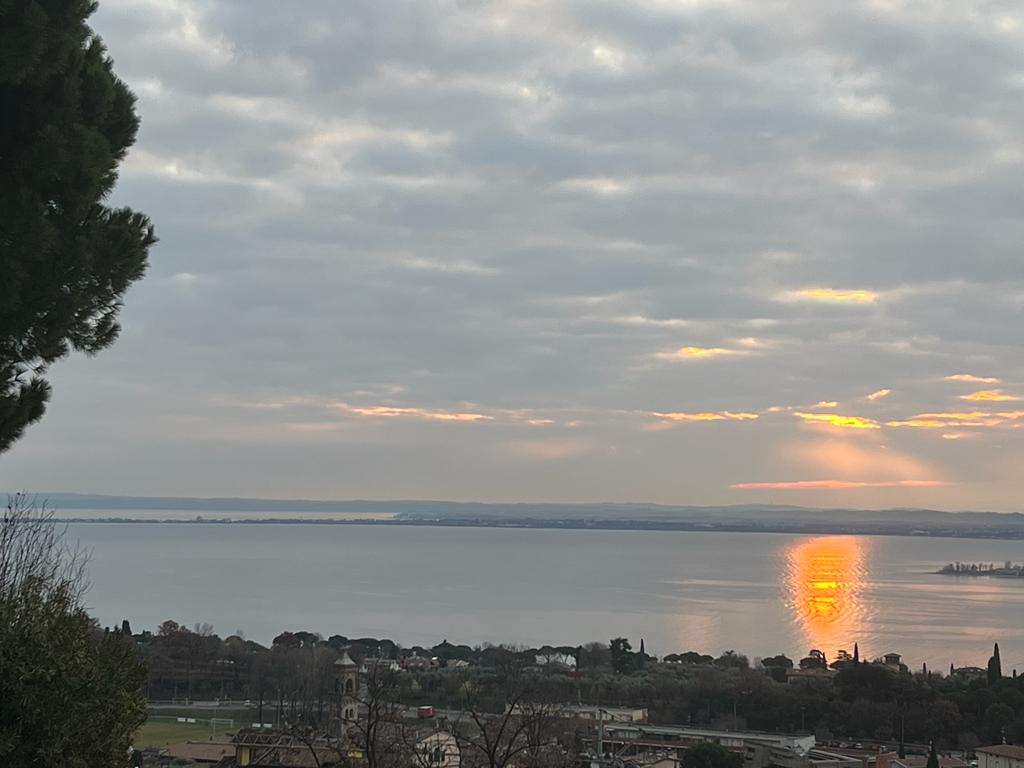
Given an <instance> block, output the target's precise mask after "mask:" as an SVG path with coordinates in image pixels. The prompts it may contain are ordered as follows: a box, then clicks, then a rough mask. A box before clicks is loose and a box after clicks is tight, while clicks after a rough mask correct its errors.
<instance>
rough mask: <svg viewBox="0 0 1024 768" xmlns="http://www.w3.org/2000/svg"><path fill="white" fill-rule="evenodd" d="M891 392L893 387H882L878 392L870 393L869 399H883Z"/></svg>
mask: <svg viewBox="0 0 1024 768" xmlns="http://www.w3.org/2000/svg"><path fill="white" fill-rule="evenodd" d="M891 394H892V390H891V389H880V390H878V391H877V392H872V393H871V394H870V395H868V400H881V399H882V398H883V397H888V396H889V395H891Z"/></svg>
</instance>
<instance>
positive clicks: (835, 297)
mask: <svg viewBox="0 0 1024 768" xmlns="http://www.w3.org/2000/svg"><path fill="white" fill-rule="evenodd" d="M784 298H785V299H787V300H789V301H824V302H830V303H839V304H874V303H875V302H876V301H878V294H877V293H875V292H874V291H868V290H864V289H861V288H857V289H852V290H837V289H835V288H804V289H802V290H799V291H789V292H788V293H787V294H785V296H784Z"/></svg>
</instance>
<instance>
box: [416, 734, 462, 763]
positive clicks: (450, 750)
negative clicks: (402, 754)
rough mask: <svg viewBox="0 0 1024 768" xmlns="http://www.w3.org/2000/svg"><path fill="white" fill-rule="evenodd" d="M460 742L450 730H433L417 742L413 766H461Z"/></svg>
mask: <svg viewBox="0 0 1024 768" xmlns="http://www.w3.org/2000/svg"><path fill="white" fill-rule="evenodd" d="M460 763H461V753H460V752H459V745H458V742H457V741H456V740H455V737H454V736H453V735H452V734H451V733H449V732H448V731H433V732H431V733H428V734H427V735H425V736H423V738H421V739H420V740H419V741H417V742H416V745H415V748H414V750H413V768H459V765H460Z"/></svg>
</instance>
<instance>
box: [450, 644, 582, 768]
mask: <svg viewBox="0 0 1024 768" xmlns="http://www.w3.org/2000/svg"><path fill="white" fill-rule="evenodd" d="M497 675H498V691H499V694H500V696H501V698H502V700H500V701H496V702H492V704H494V705H496V708H500V710H501V711H500V712H487V711H485V710H484V708H483V706H482V702H481V699H480V696H479V695H478V691H479V686H477V685H476V684H475V682H474V681H473V680H467V681H466V683H465V685H464V694H465V696H464V713H463V715H462V717H460V720H459V721H458V722H457V723H456V726H455V728H454V735H455V738H456V740H457V742H458V745H459V750H460V752H461V757H462V764H463V766H468V767H469V768H509V766H510V765H513V764H514V765H516V766H520V765H521V766H530V767H532V768H542V766H555V765H563V764H566V763H565V762H563V758H564V757H565V756H566V755H567V753H566V751H565V750H564V749H563V748H562V747H561V745H559V744H558V742H557V739H556V738H555V736H556V733H557V732H558V731H559V726H561V725H563V724H564V723H562V718H561V713H560V707H559V706H558V705H557V704H555V703H553V702H551V701H548V700H547V696H545V695H544V694H543V692H542V690H541V687H540V686H539V685H538V680H539V678H538V677H537V675H535V674H533V673H532V672H531V671H530V670H529V669H528V667H527V662H526V660H525V659H524V658H523V657H522V656H520V655H519V654H514V653H506V654H503V655H502V656H501V657H500V658H499V660H498V663H497Z"/></svg>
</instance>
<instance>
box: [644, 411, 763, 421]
mask: <svg viewBox="0 0 1024 768" xmlns="http://www.w3.org/2000/svg"><path fill="white" fill-rule="evenodd" d="M651 415H652V416H657V417H658V418H659V419H665V420H666V421H679V422H694V421H753V420H754V419H757V418H759V417H758V415H757V414H756V413H742V412H741V413H733V412H732V411H705V412H701V413H682V412H679V411H672V412H669V413H662V412H660V411H653V412H652V413H651Z"/></svg>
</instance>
